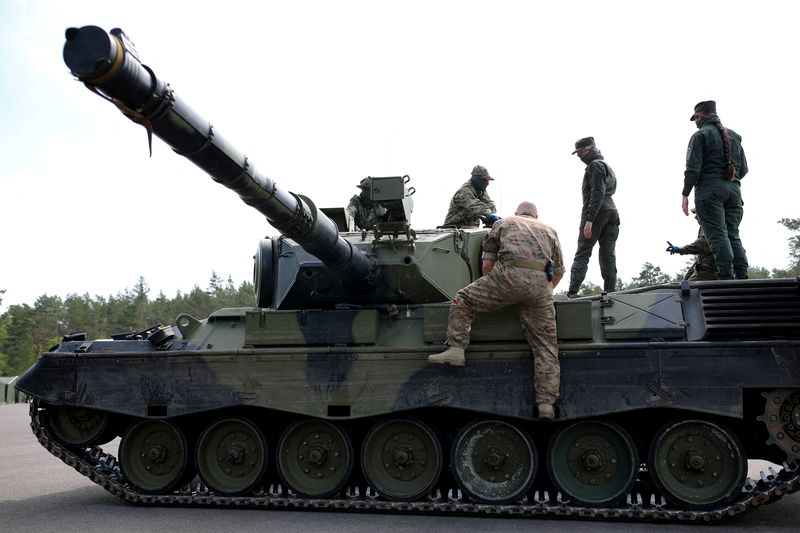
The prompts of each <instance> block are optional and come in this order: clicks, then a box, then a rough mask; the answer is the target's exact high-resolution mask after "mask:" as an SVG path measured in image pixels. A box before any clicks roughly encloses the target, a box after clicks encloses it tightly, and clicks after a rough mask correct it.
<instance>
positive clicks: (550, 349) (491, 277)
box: [447, 263, 561, 404]
mask: <svg viewBox="0 0 800 533" xmlns="http://www.w3.org/2000/svg"><path fill="white" fill-rule="evenodd" d="M509 305H517V306H518V313H519V318H520V322H521V323H522V329H523V331H524V332H525V336H526V338H527V340H528V344H529V345H530V347H531V350H532V351H533V386H534V389H535V397H536V398H535V400H536V403H537V404H538V403H550V404H552V403H555V401H556V400H557V399H558V396H559V390H560V382H561V368H560V365H559V362H558V339H557V337H556V310H555V306H554V305H553V289H552V284H551V283H550V282H549V281H547V275H546V274H545V273H544V272H542V271H538V270H533V269H530V268H522V267H504V266H502V265H500V264H499V263H498V264H497V265H496V266H495V268H493V269H492V271H491V272H489V274H487V275H486V276H483V277H481V278H478V279H477V280H475V281H474V282H472V283H471V284H469V285H467V286H466V287H464V288H463V289H461V290H460V291H458V293H457V294H456V298H455V300H453V302H452V304H451V305H450V316H449V319H448V322H447V344H449V345H450V346H455V347H458V348H466V347H467V345H468V344H469V336H470V330H471V329H472V322H473V321H474V320H475V313H477V312H486V311H493V310H495V309H500V308H501V307H506V306H509Z"/></svg>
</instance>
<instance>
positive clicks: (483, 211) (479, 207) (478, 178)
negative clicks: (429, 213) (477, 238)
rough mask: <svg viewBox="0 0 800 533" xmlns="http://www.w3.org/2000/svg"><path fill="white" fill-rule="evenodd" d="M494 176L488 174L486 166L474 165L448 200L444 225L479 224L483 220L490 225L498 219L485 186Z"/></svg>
mask: <svg viewBox="0 0 800 533" xmlns="http://www.w3.org/2000/svg"><path fill="white" fill-rule="evenodd" d="M493 180H494V178H493V177H491V176H490V175H489V171H488V170H486V167H483V166H481V165H476V166H475V167H474V168H473V169H472V175H471V176H470V179H469V180H467V182H466V183H464V185H462V186H461V187H460V188H459V189H458V190H457V191H456V193H455V194H454V195H453V198H452V200H450V208H449V209H448V210H447V216H446V217H445V219H444V225H445V226H479V225H480V223H481V221H483V222H484V223H485V224H486V225H487V226H491V225H492V224H494V223H495V222H496V221H498V220H500V217H499V216H497V213H495V211H497V208H496V207H495V205H494V202H493V201H492V199H491V198H489V193H487V192H486V187H488V186H489V183H490V182H491V181H493Z"/></svg>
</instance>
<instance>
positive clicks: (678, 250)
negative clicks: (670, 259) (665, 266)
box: [665, 241, 681, 255]
mask: <svg viewBox="0 0 800 533" xmlns="http://www.w3.org/2000/svg"><path fill="white" fill-rule="evenodd" d="M667 244H669V246H667V249H666V250H665V251H667V252H669V255H672V254H679V253H681V247H680V246H675V245H674V244H672V243H671V242H669V241H667Z"/></svg>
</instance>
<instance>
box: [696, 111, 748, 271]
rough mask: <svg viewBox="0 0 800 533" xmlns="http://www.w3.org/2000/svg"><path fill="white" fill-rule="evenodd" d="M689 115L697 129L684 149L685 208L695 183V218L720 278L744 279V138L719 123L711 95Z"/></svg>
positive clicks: (745, 163) (745, 263)
mask: <svg viewBox="0 0 800 533" xmlns="http://www.w3.org/2000/svg"><path fill="white" fill-rule="evenodd" d="M689 120H691V121H693V122H694V123H695V124H696V125H697V129H698V131H697V132H695V134H694V135H692V138H691V139H690V140H689V149H688V150H687V152H686V172H684V179H683V199H682V203H681V206H682V208H683V213H684V214H685V215H686V216H688V215H689V193H690V192H692V189H693V188H694V203H695V206H696V208H697V219H698V220H699V222H700V226H701V227H702V228H703V232H704V233H705V234H706V238H707V239H708V242H709V244H710V245H711V250H712V252H713V253H714V259H715V260H716V262H717V269H718V271H719V279H733V278H734V277H735V278H736V279H746V278H747V266H748V265H747V255H746V253H745V250H744V247H743V246H742V241H741V239H740V238H739V224H740V223H741V221H742V215H743V212H744V211H743V209H742V205H743V202H742V192H741V182H740V180H741V179H742V178H743V177H744V176H745V175H746V174H747V159H746V158H745V155H744V150H743V149H742V137H741V136H740V135H739V134H737V133H736V132H735V131H733V130H731V129H728V128H726V127H724V126H723V125H722V123H721V122H720V120H719V117H718V116H717V104H716V102H714V101H713V100H707V101H703V102H700V103H698V104H697V105H696V106H694V114H693V115H692V116H691V117H690V118H689Z"/></svg>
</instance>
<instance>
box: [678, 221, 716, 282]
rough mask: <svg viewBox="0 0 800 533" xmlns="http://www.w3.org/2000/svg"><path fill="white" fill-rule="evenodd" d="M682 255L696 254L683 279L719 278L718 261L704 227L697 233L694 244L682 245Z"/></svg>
mask: <svg viewBox="0 0 800 533" xmlns="http://www.w3.org/2000/svg"><path fill="white" fill-rule="evenodd" d="M680 248H681V251H680V252H678V253H680V254H681V255H689V254H694V264H693V265H692V266H690V267H689V270H688V271H687V272H686V275H685V276H684V277H683V279H685V280H688V281H703V280H709V279H719V274H718V273H717V262H716V261H715V260H714V254H713V253H712V252H711V245H710V244H708V241H707V240H706V236H705V234H704V233H703V228H700V231H699V232H698V233H697V240H696V241H694V242H693V243H692V244H687V245H686V246H681V247H680Z"/></svg>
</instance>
